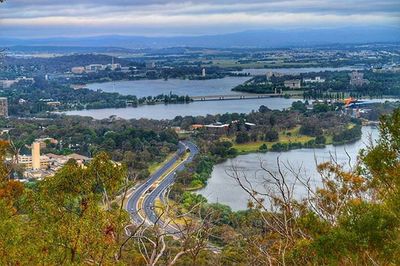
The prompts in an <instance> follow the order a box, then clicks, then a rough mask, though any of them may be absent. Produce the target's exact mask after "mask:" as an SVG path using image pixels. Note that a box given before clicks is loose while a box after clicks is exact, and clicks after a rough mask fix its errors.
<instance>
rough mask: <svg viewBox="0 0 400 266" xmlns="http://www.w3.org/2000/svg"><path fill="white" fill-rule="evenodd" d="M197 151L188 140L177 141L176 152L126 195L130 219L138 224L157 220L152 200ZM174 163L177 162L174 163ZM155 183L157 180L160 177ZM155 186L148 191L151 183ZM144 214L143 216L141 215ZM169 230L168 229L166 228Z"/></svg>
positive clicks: (172, 180) (167, 185)
mask: <svg viewBox="0 0 400 266" xmlns="http://www.w3.org/2000/svg"><path fill="white" fill-rule="evenodd" d="M186 150H188V151H189V153H190V154H189V157H188V158H186V159H185V160H183V161H181V162H179V161H180V160H182V159H181V158H182V155H183V154H184V152H185V151H186ZM197 153H198V148H197V146H196V145H195V144H193V143H192V142H190V141H181V142H179V147H178V151H177V153H176V154H175V155H174V157H173V158H172V159H171V160H169V161H168V162H167V163H166V164H164V165H163V166H162V167H161V168H160V169H158V170H157V171H156V172H155V173H154V174H153V175H151V176H150V178H149V179H148V180H147V181H146V182H145V183H143V184H142V185H140V186H139V187H138V188H137V189H136V190H134V192H133V193H132V194H131V195H130V196H129V197H128V201H127V205H126V208H127V210H128V212H130V213H131V217H132V220H133V221H134V222H135V223H137V224H140V223H142V222H146V223H151V224H154V223H156V222H157V215H156V213H155V211H154V201H155V200H156V199H157V197H159V196H161V195H162V193H163V192H164V191H165V190H166V189H167V188H168V187H169V186H170V185H172V184H173V182H174V179H175V173H176V172H177V171H181V170H183V169H184V168H185V164H186V163H188V162H191V161H192V160H193V158H194V156H195V155H196V154H197ZM176 163H179V164H178V165H176ZM162 177H163V179H162V181H160V182H159V183H158V184H157V181H159V180H160V178H162ZM154 184H156V187H154V189H152V191H151V192H148V191H149V189H150V188H152V187H153V185H154ZM143 214H144V217H143ZM168 231H169V230H168Z"/></svg>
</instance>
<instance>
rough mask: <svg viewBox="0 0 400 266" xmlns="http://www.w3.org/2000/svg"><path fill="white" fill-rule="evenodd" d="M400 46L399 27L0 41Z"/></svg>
mask: <svg viewBox="0 0 400 266" xmlns="http://www.w3.org/2000/svg"><path fill="white" fill-rule="evenodd" d="M376 42H400V27H347V28H329V29H292V30H254V31H245V32H237V33H230V34H220V35H204V36H174V37H144V36H120V35H109V36H97V37H75V38H44V39H16V38H6V37H4V38H2V37H0V46H3V47H4V46H6V47H7V46H8V47H10V46H77V47H78V46H79V47H123V48H129V49H132V48H166V47H205V48H235V47H238V48H239V47H243V48H244V47H246V48H283V47H293V46H296V47H299V46H300V47H301V46H314V45H329V44H355V43H376Z"/></svg>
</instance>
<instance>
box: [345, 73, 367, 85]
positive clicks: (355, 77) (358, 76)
mask: <svg viewBox="0 0 400 266" xmlns="http://www.w3.org/2000/svg"><path fill="white" fill-rule="evenodd" d="M349 75H350V85H353V86H362V85H365V84H369V80H367V79H364V73H361V72H357V71H354V72H351V73H350V74H349Z"/></svg>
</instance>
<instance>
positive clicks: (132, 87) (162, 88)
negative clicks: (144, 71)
mask: <svg viewBox="0 0 400 266" xmlns="http://www.w3.org/2000/svg"><path fill="white" fill-rule="evenodd" d="M248 79H250V78H249V77H225V78H222V79H208V80H188V79H185V80H183V79H168V80H162V79H157V80H128V81H113V82H105V83H92V84H88V85H87V87H88V88H89V89H91V90H98V89H101V90H103V91H105V92H118V93H120V94H123V95H135V96H137V97H138V98H141V97H147V96H157V95H160V94H169V93H170V92H172V93H173V94H176V95H180V96H182V95H183V96H185V95H189V96H207V95H226V94H237V93H238V92H233V91H231V89H232V88H234V87H236V86H237V85H240V84H242V83H243V82H245V81H246V80H248Z"/></svg>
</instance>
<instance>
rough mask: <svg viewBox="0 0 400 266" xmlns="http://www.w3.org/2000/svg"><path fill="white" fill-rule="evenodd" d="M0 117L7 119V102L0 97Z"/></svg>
mask: <svg viewBox="0 0 400 266" xmlns="http://www.w3.org/2000/svg"><path fill="white" fill-rule="evenodd" d="M0 116H2V117H8V100H7V98H5V97H0Z"/></svg>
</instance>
